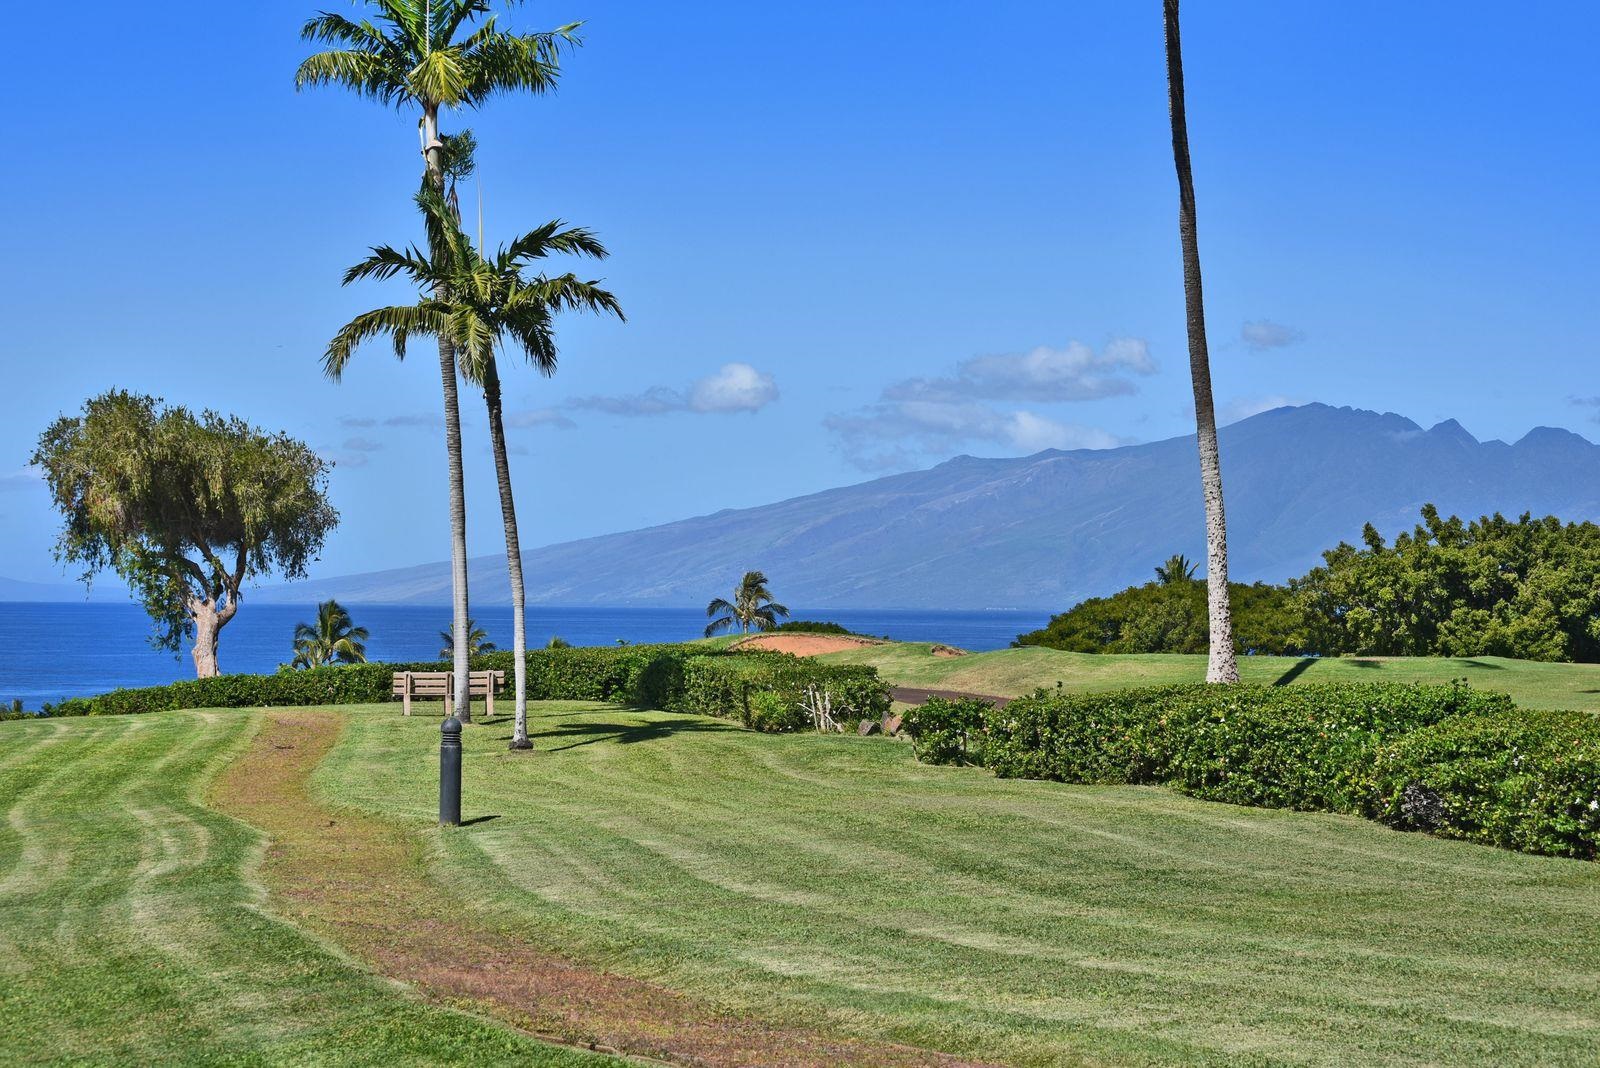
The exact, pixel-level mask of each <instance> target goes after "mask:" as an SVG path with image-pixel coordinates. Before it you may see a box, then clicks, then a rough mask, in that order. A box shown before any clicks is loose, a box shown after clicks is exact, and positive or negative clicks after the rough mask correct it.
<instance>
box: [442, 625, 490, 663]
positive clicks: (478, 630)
mask: <svg viewBox="0 0 1600 1068" xmlns="http://www.w3.org/2000/svg"><path fill="white" fill-rule="evenodd" d="M439 640H440V641H441V642H443V643H444V645H442V646H441V647H440V648H439V659H440V660H449V659H451V658H452V657H454V656H455V653H456V640H455V637H454V636H453V635H452V634H451V633H450V632H449V631H447V630H441V631H440V632H439ZM494 648H495V646H494V642H492V641H489V632H488V631H486V630H484V629H483V628H482V627H480V626H478V621H477V620H476V619H469V620H467V655H468V656H479V655H480V654H483V653H492V652H494Z"/></svg>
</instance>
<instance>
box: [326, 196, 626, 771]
mask: <svg viewBox="0 0 1600 1068" xmlns="http://www.w3.org/2000/svg"><path fill="white" fill-rule="evenodd" d="M417 201H418V204H419V205H420V206H421V208H422V210H423V213H424V215H425V216H426V217H427V226H428V235H429V244H430V247H431V248H432V249H433V250H434V253H433V255H431V256H429V255H424V254H423V253H422V251H421V250H419V249H416V248H410V249H407V250H404V251H401V250H398V249H395V248H392V247H389V246H380V247H377V248H374V249H373V250H372V255H371V256H369V257H368V258H367V259H365V260H363V261H362V262H361V263H358V264H357V265H356V266H354V267H352V268H350V270H349V271H348V272H346V274H345V282H346V284H348V283H350V282H353V281H356V280H358V279H363V278H380V279H382V278H393V277H395V276H396V275H402V276H405V277H407V278H409V279H411V281H413V282H415V283H417V284H418V285H419V286H421V287H422V288H423V289H424V290H425V291H427V292H428V293H429V294H431V295H430V296H428V297H425V298H424V299H423V300H422V301H420V302H419V303H417V304H414V305H404V306H399V307H387V308H378V309H376V310H374V311H370V312H367V313H365V314H363V315H358V316H357V317H356V318H355V319H353V320H351V321H350V322H349V323H348V324H347V325H346V326H345V327H344V329H342V330H340V331H339V333H338V334H337V335H336V336H335V337H334V339H333V341H332V342H330V343H329V345H328V351H327V354H326V356H325V362H326V366H327V369H328V373H329V374H331V375H337V374H339V373H340V372H341V371H342V369H343V367H344V365H345V363H346V362H347V361H348V360H349V358H350V356H351V354H352V353H353V352H354V351H355V349H356V347H357V346H358V345H360V344H361V343H362V342H363V341H365V340H367V339H369V338H372V337H376V336H380V335H386V336H388V337H390V338H391V339H392V340H393V342H394V347H395V354H396V355H399V356H404V354H405V347H406V342H407V340H408V339H409V338H410V337H411V336H412V335H428V336H436V337H439V336H442V337H446V338H448V339H449V342H450V345H451V347H452V349H453V350H454V351H455V352H456V353H457V354H458V356H459V361H460V369H461V374H462V375H463V377H465V378H466V379H467V380H468V381H469V382H472V383H474V384H476V385H478V386H480V387H482V389H483V393H484V401H485V404H486V405H487V407H488V412H489V437H490V443H491V446H492V451H493V453H494V464H495V475H496V478H497V481H498V483H499V487H500V509H501V517H502V519H503V520H504V522H505V534H506V565H507V570H508V572H509V574H510V577H511V605H512V643H513V668H512V669H513V672H514V674H515V678H516V721H515V725H514V727H513V729H512V739H511V747H512V748H513V749H531V748H532V743H531V742H529V741H528V700H527V694H528V686H527V627H526V622H525V619H524V607H525V602H526V597H525V594H524V589H523V580H522V550H521V544H520V540H519V537H518V533H517V509H516V502H515V499H514V497H513V494H512V489H511V464H510V458H509V456H508V450H507V449H506V439H505V422H504V418H503V411H502V401H501V393H500V373H499V369H498V366H497V361H496V358H495V353H496V350H497V349H500V350H505V349H508V348H509V349H511V350H513V351H515V352H517V353H519V354H520V355H521V356H522V357H523V358H525V359H526V360H527V361H528V362H529V363H531V364H533V366H534V367H536V368H538V369H539V370H540V371H541V372H542V373H544V374H547V375H548V374H553V373H554V372H555V369H556V344H555V331H554V327H553V320H554V317H555V314H556V313H557V312H560V311H569V310H570V311H594V312H604V313H610V314H612V315H615V316H617V318H619V319H620V318H622V317H623V315H622V308H621V306H620V305H619V304H618V303H617V299H616V297H614V296H612V295H611V294H610V293H609V292H607V291H606V290H604V289H602V288H600V285H599V283H598V282H592V281H587V282H586V281H583V280H581V279H579V278H578V277H577V276H576V275H573V274H571V273H568V274H563V275H557V276H555V277H548V276H546V275H542V274H541V275H533V276H528V275H526V274H525V273H524V272H525V271H526V269H527V268H528V267H529V265H531V264H533V263H535V262H537V261H539V260H543V259H545V258H547V257H549V256H551V255H561V254H565V255H577V256H588V257H591V258H593V259H603V258H605V256H606V250H605V246H603V245H601V244H600V242H599V240H597V239H596V238H595V236H594V235H593V234H591V233H590V232H589V231H587V230H584V229H581V228H579V227H568V226H564V225H563V224H562V223H560V222H550V223H546V224H545V225H543V226H541V227H539V228H538V229H537V230H532V231H529V232H528V233H526V234H523V235H522V236H521V237H519V238H517V239H516V240H514V241H512V242H511V243H510V244H509V245H505V246H502V247H501V248H500V249H499V250H498V251H497V252H496V253H495V254H494V256H493V257H492V258H488V259H486V258H484V256H483V255H482V253H481V252H480V251H479V250H478V249H477V248H475V247H474V246H473V244H472V242H471V240H469V239H468V238H467V236H466V235H465V234H464V233H462V231H461V226H460V223H459V222H458V220H457V218H456V213H455V212H454V211H453V210H452V209H451V207H450V205H449V203H448V202H447V201H446V200H445V198H443V197H441V196H440V195H439V194H438V193H436V192H434V191H433V190H431V189H424V190H423V191H422V192H421V193H420V194H419V195H418V198H417ZM455 648H457V649H459V648H460V645H459V643H458V644H457V645H456V646H455Z"/></svg>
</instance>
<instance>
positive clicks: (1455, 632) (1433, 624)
mask: <svg viewBox="0 0 1600 1068" xmlns="http://www.w3.org/2000/svg"><path fill="white" fill-rule="evenodd" d="M1362 540H1363V543H1364V544H1363V546H1362V547H1361V548H1357V547H1356V546H1353V545H1348V544H1345V543H1341V544H1339V545H1338V546H1337V547H1336V548H1334V549H1331V550H1329V551H1328V552H1326V553H1324V554H1323V560H1324V563H1323V566H1321V567H1317V568H1313V569H1312V570H1311V572H1310V573H1309V574H1307V575H1305V576H1304V577H1303V578H1299V579H1296V580H1294V581H1293V582H1291V583H1290V587H1291V588H1292V589H1293V590H1294V591H1295V594H1296V596H1297V597H1299V599H1300V602H1301V607H1302V608H1303V610H1304V612H1305V616H1306V619H1307V623H1308V626H1309V627H1310V628H1311V632H1312V639H1313V641H1314V642H1315V643H1316V645H1317V646H1318V648H1319V649H1320V650H1322V651H1325V652H1329V653H1347V654H1351V655H1358V656H1509V657H1517V658H1519V659H1524V660H1574V661H1579V662H1584V663H1594V662H1600V527H1597V526H1596V525H1595V524H1593V523H1568V524H1563V523H1562V522H1561V520H1559V519H1557V518H1556V517H1555V516H1546V517H1544V518H1542V519H1535V518H1533V517H1532V516H1531V515H1523V516H1522V517H1521V518H1520V519H1518V520H1517V521H1516V522H1512V521H1511V520H1508V519H1506V518H1505V517H1504V516H1501V515H1493V516H1483V517H1481V518H1479V519H1476V520H1473V521H1472V522H1470V523H1469V522H1465V521H1463V520H1462V519H1460V518H1458V517H1456V516H1450V517H1449V518H1445V517H1443V516H1441V515H1440V514H1439V510H1438V509H1437V508H1435V507H1434V506H1433V505H1431V504H1430V505H1427V506H1425V507H1424V508H1423V509H1422V522H1421V523H1419V524H1417V525H1416V527H1415V528H1414V529H1413V530H1411V531H1410V532H1409V533H1403V534H1401V535H1400V536H1398V537H1397V538H1395V539H1394V542H1393V543H1392V544H1390V543H1387V542H1385V540H1384V538H1383V536H1382V535H1380V534H1379V533H1378V531H1377V530H1376V529H1375V528H1374V527H1373V526H1372V525H1371V524H1368V525H1367V528H1366V530H1365V532H1364V534H1363V539H1362Z"/></svg>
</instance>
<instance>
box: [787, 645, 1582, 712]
mask: <svg viewBox="0 0 1600 1068" xmlns="http://www.w3.org/2000/svg"><path fill="white" fill-rule="evenodd" d="M931 649H932V646H931V645H928V644H927V643H922V642H906V643H896V644H892V645H875V646H869V647H866V648H862V649H854V650H851V651H849V652H843V653H829V654H827V655H826V656H822V657H818V659H819V660H822V661H824V662H827V663H836V664H871V665H872V666H874V667H876V668H877V669H878V671H879V672H880V673H881V674H882V675H883V677H884V678H886V679H888V680H889V681H890V682H892V683H895V684H896V685H900V686H920V687H926V688H930V689H949V690H962V691H967V692H971V693H988V694H998V695H1001V696H1005V697H1013V696H1016V695H1017V694H1021V693H1026V692H1028V691H1030V690H1032V689H1034V688H1036V687H1039V686H1054V685H1055V684H1056V683H1057V682H1058V681H1059V682H1061V683H1062V684H1063V685H1064V686H1065V687H1066V688H1068V689H1071V690H1085V691H1094V690H1119V689H1125V688H1127V687H1130V686H1161V685H1165V684H1167V683H1175V682H1204V681H1205V674H1206V658H1205V657H1203V656H1170V655H1162V654H1156V653H1140V654H1130V655H1115V656H1106V655H1097V654H1091V653H1064V652H1060V651H1058V650H1055V649H1040V648H1028V649H1001V650H998V651H996V652H992V653H972V654H969V655H967V656H961V657H954V658H948V659H947V658H941V657H936V656H934V655H933V654H932V653H931V652H930V650H931ZM1239 674H1240V675H1241V676H1243V678H1244V681H1246V682H1441V683H1443V682H1449V681H1450V680H1452V679H1463V678H1464V679H1468V680H1469V681H1471V683H1472V685H1474V686H1477V687H1480V688H1482V689H1486V690H1504V691H1506V692H1507V693H1510V694H1511V695H1512V697H1513V698H1515V699H1516V701H1517V703H1518V704H1521V705H1524V706H1526V707H1528V708H1574V709H1580V710H1584V711H1590V712H1595V711H1600V664H1541V663H1535V662H1533V661H1531V660H1508V659H1506V658H1504V657H1498V656H1483V657H1474V658H1472V659H1470V660H1467V659H1458V660H1446V659H1423V658H1417V659H1409V658H1405V657H1337V658H1334V657H1329V658H1324V659H1310V660H1300V659H1297V658H1295V657H1286V656H1246V657H1240V659H1239Z"/></svg>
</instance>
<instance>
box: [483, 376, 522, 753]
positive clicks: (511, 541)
mask: <svg viewBox="0 0 1600 1068" xmlns="http://www.w3.org/2000/svg"><path fill="white" fill-rule="evenodd" d="M483 400H484V403H485V404H486V405H487V406H488V409H489V447H490V449H491V451H493V453H494V474H495V479H496V481H497V482H498V483H499V485H500V517H501V519H502V520H504V522H505V527H506V573H507V574H508V575H509V576H510V578H511V657H512V665H511V671H512V677H513V678H514V679H515V680H516V714H515V715H516V718H515V720H514V722H513V724H512V727H511V748H512V749H532V748H533V743H532V742H530V741H529V740H528V628H527V621H526V619H525V618H524V615H525V608H526V595H525V593H524V590H523V585H522V540H521V538H520V536H519V535H518V533H517V502H516V498H515V497H514V496H513V495H512V492H511V461H510V459H509V458H508V457H507V456H506V431H505V422H504V419H503V418H502V416H503V413H502V411H501V402H500V369H499V368H498V367H496V366H495V362H494V357H493V356H490V357H489V360H488V363H487V365H486V366H485V367H484V369H483Z"/></svg>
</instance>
